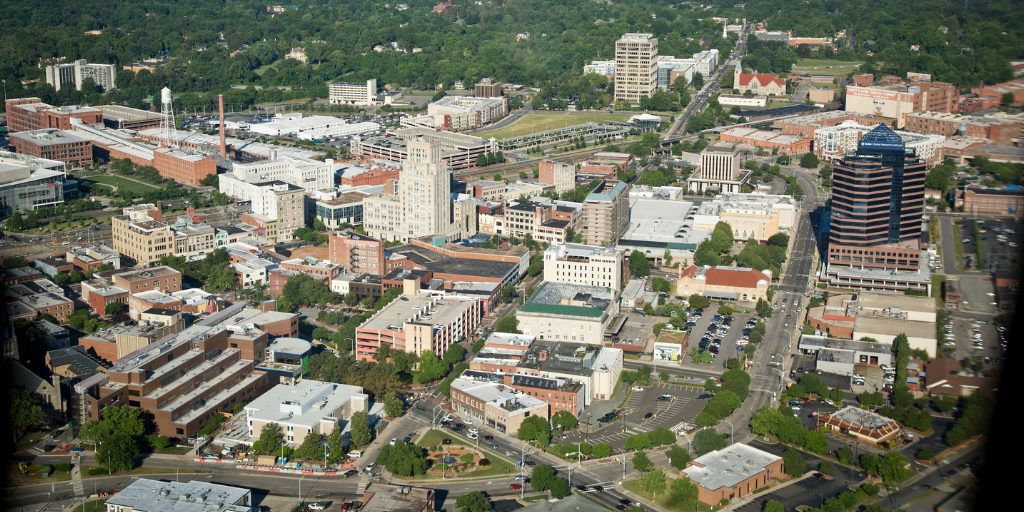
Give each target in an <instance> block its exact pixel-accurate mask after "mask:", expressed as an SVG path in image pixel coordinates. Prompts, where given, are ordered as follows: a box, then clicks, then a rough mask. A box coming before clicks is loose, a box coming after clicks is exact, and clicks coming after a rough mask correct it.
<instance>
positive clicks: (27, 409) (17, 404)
mask: <svg viewBox="0 0 1024 512" xmlns="http://www.w3.org/2000/svg"><path fill="white" fill-rule="evenodd" d="M10 396H11V409H10V413H9V416H8V418H9V421H10V425H11V429H12V430H14V437H15V438H20V437H21V436H22V435H24V434H25V433H26V432H28V431H29V429H31V428H33V427H41V426H42V423H43V406H42V405H41V404H40V403H39V399H38V398H36V397H35V396H34V395H32V394H31V393H29V392H28V391H25V390H24V389H21V388H14V387H12V388H11V390H10Z"/></svg>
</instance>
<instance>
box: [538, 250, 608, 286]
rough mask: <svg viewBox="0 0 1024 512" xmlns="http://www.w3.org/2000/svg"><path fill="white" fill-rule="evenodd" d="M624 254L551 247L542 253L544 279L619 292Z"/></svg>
mask: <svg viewBox="0 0 1024 512" xmlns="http://www.w3.org/2000/svg"><path fill="white" fill-rule="evenodd" d="M624 261H625V253H624V252H623V251H621V250H618V249H608V248H605V247H597V246H592V245H580V244H573V243H565V244H552V245H550V246H549V247H548V248H547V249H545V250H544V280H545V281H561V282H564V283H573V284H584V285H589V286H605V287H607V288H611V289H612V290H616V291H617V290H619V288H620V287H621V286H622V273H623V266H624Z"/></svg>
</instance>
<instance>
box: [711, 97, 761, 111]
mask: <svg viewBox="0 0 1024 512" xmlns="http://www.w3.org/2000/svg"><path fill="white" fill-rule="evenodd" d="M718 103H719V104H720V105H722V106H725V107H731V106H737V107H748V108H765V107H767V106H768V96H745V95H742V94H721V95H719V96H718Z"/></svg>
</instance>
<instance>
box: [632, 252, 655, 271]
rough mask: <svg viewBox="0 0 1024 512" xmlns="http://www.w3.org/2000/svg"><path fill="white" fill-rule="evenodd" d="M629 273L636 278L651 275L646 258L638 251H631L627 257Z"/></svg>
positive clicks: (649, 265) (649, 264)
mask: <svg viewBox="0 0 1024 512" xmlns="http://www.w3.org/2000/svg"><path fill="white" fill-rule="evenodd" d="M629 271H630V272H632V273H633V275H634V276H636V277H645V276H648V275H650V274H651V263H650V262H649V261H647V256H644V253H642V252H640V251H633V252H632V253H630V255H629Z"/></svg>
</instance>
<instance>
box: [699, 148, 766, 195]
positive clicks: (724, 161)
mask: <svg viewBox="0 0 1024 512" xmlns="http://www.w3.org/2000/svg"><path fill="white" fill-rule="evenodd" d="M748 181H750V171H745V170H743V169H741V168H740V149H739V146H737V145H736V144H732V143H717V144H712V145H710V146H708V147H707V148H705V149H704V151H701V153H700V168H699V169H697V170H696V171H694V172H693V174H691V175H690V177H689V178H687V179H686V188H688V189H690V190H692V191H694V192H697V193H702V192H703V191H705V190H708V189H717V190H719V191H721V192H740V191H742V189H743V185H745V184H746V183H747V182H748Z"/></svg>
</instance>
